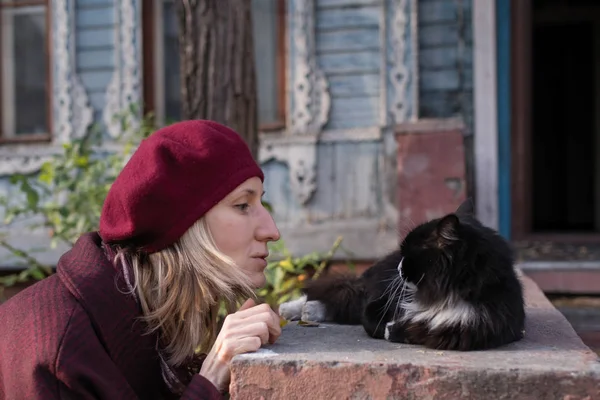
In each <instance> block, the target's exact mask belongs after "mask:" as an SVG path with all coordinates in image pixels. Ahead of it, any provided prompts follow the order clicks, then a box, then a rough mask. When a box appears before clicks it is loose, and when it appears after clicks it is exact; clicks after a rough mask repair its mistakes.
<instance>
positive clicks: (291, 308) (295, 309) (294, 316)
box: [279, 296, 306, 321]
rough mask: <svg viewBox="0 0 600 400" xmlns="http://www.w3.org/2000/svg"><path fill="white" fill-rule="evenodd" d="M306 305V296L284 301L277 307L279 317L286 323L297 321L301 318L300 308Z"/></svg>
mask: <svg viewBox="0 0 600 400" xmlns="http://www.w3.org/2000/svg"><path fill="white" fill-rule="evenodd" d="M305 304H306V296H302V297H300V298H299V299H296V300H292V301H286V302H285V303H282V304H280V305H279V315H280V316H282V317H283V318H285V319H287V320H288V321H297V320H299V319H300V318H301V317H302V308H303V307H304V305H305Z"/></svg>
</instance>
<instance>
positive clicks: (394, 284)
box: [375, 275, 403, 330]
mask: <svg viewBox="0 0 600 400" xmlns="http://www.w3.org/2000/svg"><path fill="white" fill-rule="evenodd" d="M402 281H403V279H402V278H401V277H400V275H398V276H396V277H395V278H393V279H392V282H391V283H390V284H389V285H387V287H386V289H385V291H384V293H383V295H385V294H386V293H387V292H390V293H392V290H393V293H392V294H391V296H389V297H388V299H387V301H386V303H385V306H384V307H383V312H382V313H381V318H380V319H379V322H377V325H376V327H375V330H377V329H378V328H379V325H381V323H382V322H383V318H384V317H385V314H386V313H387V312H388V310H389V308H390V306H391V305H392V303H393V301H394V298H395V297H396V293H397V292H398V289H400V288H401V286H402V283H403V282H402ZM394 287H395V289H392V288H394ZM383 295H382V296H381V297H383ZM381 297H380V298H381Z"/></svg>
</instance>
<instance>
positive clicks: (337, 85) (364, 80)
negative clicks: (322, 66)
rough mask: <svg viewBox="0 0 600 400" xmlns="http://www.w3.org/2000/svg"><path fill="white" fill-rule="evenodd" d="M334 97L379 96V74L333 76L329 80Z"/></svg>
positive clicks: (330, 90) (330, 91)
mask: <svg viewBox="0 0 600 400" xmlns="http://www.w3.org/2000/svg"><path fill="white" fill-rule="evenodd" d="M328 80H329V93H330V94H331V96H332V97H334V98H335V97H362V96H378V95H379V93H380V85H381V79H380V77H379V74H376V73H373V74H360V75H333V76H330V77H329V78H328Z"/></svg>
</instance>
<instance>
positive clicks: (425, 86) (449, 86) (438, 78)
mask: <svg viewBox="0 0 600 400" xmlns="http://www.w3.org/2000/svg"><path fill="white" fill-rule="evenodd" d="M419 82H420V84H421V85H420V86H421V89H422V90H459V89H460V78H459V74H458V70H457V69H456V68H451V69H442V70H438V71H427V70H425V71H421V72H420V77H419Z"/></svg>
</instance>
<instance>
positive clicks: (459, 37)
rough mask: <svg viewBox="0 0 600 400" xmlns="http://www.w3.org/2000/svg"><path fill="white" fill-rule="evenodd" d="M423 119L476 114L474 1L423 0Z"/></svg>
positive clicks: (420, 47) (420, 108)
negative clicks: (474, 106)
mask: <svg viewBox="0 0 600 400" xmlns="http://www.w3.org/2000/svg"><path fill="white" fill-rule="evenodd" d="M418 4H419V13H418V16H419V22H418V24H419V25H418V26H419V83H420V85H419V117H420V118H448V117H457V116H460V117H463V118H464V120H465V122H466V124H467V125H468V129H470V125H471V120H472V116H473V115H472V114H473V27H472V7H471V0H419V2H418Z"/></svg>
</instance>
